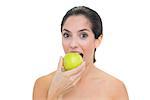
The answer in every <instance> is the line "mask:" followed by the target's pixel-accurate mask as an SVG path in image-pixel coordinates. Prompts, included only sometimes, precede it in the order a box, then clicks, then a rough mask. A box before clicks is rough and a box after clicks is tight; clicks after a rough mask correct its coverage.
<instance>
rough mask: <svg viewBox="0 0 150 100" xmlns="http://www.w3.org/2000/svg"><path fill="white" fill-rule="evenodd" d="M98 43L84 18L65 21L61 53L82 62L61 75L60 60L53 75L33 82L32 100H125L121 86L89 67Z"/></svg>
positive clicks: (72, 17) (71, 18)
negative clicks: (79, 56) (72, 54)
mask: <svg viewBox="0 0 150 100" xmlns="http://www.w3.org/2000/svg"><path fill="white" fill-rule="evenodd" d="M101 40H102V35H101V36H100V37H99V38H98V39H95V38H94V33H93V32H92V30H91V23H90V21H89V20H88V19H87V18H86V17H85V16H83V15H78V16H70V17H68V19H67V20H66V22H65V23H64V25H63V28H62V45H63V48H64V51H65V53H68V52H77V53H82V54H83V60H84V62H83V63H82V64H81V65H80V66H78V67H77V68H75V69H72V70H69V71H64V70H63V69H64V67H63V58H62V57H61V58H60V61H59V63H58V68H57V70H56V71H55V72H53V73H50V74H49V75H46V76H43V77H41V78H39V79H37V81H36V82H35V86H34V90H33V100H128V95H127V91H126V88H125V86H124V84H123V83H122V82H121V81H120V80H118V79H116V78H114V77H113V76H111V75H109V74H107V73H105V72H103V71H101V70H99V69H97V68H96V67H95V65H94V63H93V54H94V49H95V48H97V47H98V46H99V45H100V43H101Z"/></svg>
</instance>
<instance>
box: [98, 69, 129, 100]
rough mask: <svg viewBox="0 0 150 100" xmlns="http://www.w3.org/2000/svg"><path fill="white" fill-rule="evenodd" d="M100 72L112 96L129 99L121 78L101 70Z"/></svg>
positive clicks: (119, 99)
mask: <svg viewBox="0 0 150 100" xmlns="http://www.w3.org/2000/svg"><path fill="white" fill-rule="evenodd" d="M100 73H101V74H100V75H101V76H102V78H103V79H104V80H103V85H104V87H105V89H106V91H107V93H108V94H109V96H110V97H112V98H114V100H128V94H127V90H126V86H125V84H124V83H123V82H122V81H121V80H119V79H117V78H116V77H114V76H112V75H109V74H107V73H105V72H103V71H101V70H100Z"/></svg>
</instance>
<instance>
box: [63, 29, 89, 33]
mask: <svg viewBox="0 0 150 100" xmlns="http://www.w3.org/2000/svg"><path fill="white" fill-rule="evenodd" d="M62 31H67V32H69V33H71V31H69V30H67V29H63V30H62ZM82 31H90V30H88V29H81V30H79V31H78V32H82Z"/></svg>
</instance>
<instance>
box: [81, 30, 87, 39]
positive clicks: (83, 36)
mask: <svg viewBox="0 0 150 100" xmlns="http://www.w3.org/2000/svg"><path fill="white" fill-rule="evenodd" d="M87 37H88V34H87V33H85V32H83V33H81V35H80V38H81V39H86V38H87Z"/></svg>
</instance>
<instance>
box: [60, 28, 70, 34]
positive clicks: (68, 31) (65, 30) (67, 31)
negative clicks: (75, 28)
mask: <svg viewBox="0 0 150 100" xmlns="http://www.w3.org/2000/svg"><path fill="white" fill-rule="evenodd" d="M62 31H67V32H69V33H71V31H69V30H67V29H63V30H62Z"/></svg>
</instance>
